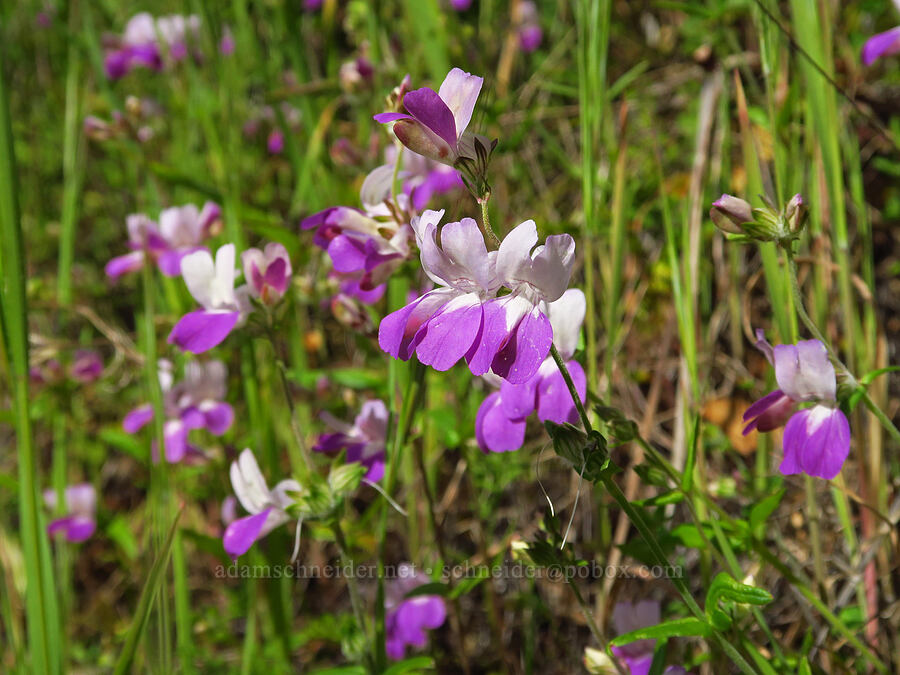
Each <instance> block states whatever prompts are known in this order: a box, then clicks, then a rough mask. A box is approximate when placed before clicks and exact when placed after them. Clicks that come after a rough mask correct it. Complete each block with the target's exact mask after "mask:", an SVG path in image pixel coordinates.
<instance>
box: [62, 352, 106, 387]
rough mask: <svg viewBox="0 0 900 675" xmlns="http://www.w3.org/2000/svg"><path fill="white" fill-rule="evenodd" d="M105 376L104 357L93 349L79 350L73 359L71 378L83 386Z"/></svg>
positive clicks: (70, 370)
mask: <svg viewBox="0 0 900 675" xmlns="http://www.w3.org/2000/svg"><path fill="white" fill-rule="evenodd" d="M102 374H103V357H101V356H100V354H99V353H98V352H96V351H94V350H93V349H79V350H78V351H76V352H75V354H74V355H73V357H72V364H71V365H70V366H69V376H70V377H71V378H72V379H73V380H75V381H77V382H81V383H82V384H87V383H89V382H93V381H94V380H96V379H97V378H99V377H100V376H101V375H102Z"/></svg>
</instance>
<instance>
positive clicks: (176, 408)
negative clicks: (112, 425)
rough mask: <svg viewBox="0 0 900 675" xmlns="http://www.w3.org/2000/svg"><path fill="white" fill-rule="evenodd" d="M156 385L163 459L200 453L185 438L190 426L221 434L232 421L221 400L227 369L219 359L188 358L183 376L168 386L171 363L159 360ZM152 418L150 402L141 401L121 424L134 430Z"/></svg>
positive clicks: (225, 384) (228, 406)
mask: <svg viewBox="0 0 900 675" xmlns="http://www.w3.org/2000/svg"><path fill="white" fill-rule="evenodd" d="M159 379H160V387H161V388H162V391H163V409H164V413H165V416H166V421H165V422H164V424H163V441H164V446H165V456H166V461H167V462H180V461H182V460H183V459H185V458H186V457H188V456H199V455H202V453H201V451H200V450H199V449H197V448H196V447H194V446H193V445H191V444H190V443H189V442H188V435H189V434H190V432H191V431H193V430H194V429H206V430H207V431H209V432H210V433H211V434H213V435H215V436H221V435H222V434H224V433H225V432H226V431H228V429H229V428H231V424H232V422H233V421H234V410H233V409H232V407H231V405H229V404H228V403H226V402H225V400H224V399H225V395H226V391H227V379H228V371H227V369H226V367H225V364H224V363H222V362H221V361H208V362H206V363H201V362H198V361H191V362H189V363H188V364H187V365H186V366H185V370H184V380H182V381H181V382H179V383H178V384H175V385H174V386H172V374H171V364H169V363H168V362H167V361H162V362H161V363H160V378H159ZM152 419H153V406H151V405H142V406H139V407H137V408H135V409H134V410H132V411H131V412H129V413H128V414H127V415H126V416H125V419H124V420H123V421H122V427H123V428H124V429H125V431H127V432H128V433H130V434H134V433H137V432H138V431H139V430H140V429H142V428H143V427H144V426H146V425H147V424H148V423H149V422H150V421H151V420H152Z"/></svg>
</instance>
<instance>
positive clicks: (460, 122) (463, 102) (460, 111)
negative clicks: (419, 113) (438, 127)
mask: <svg viewBox="0 0 900 675" xmlns="http://www.w3.org/2000/svg"><path fill="white" fill-rule="evenodd" d="M482 84H484V79H483V78H480V77H478V76H477V75H471V74H470V73H467V72H465V71H463V70H460V69H459V68H454V69H453V70H451V71H450V72H449V73H447V77H445V78H444V81H443V82H442V83H441V88H440V89H439V90H438V96H440V97H441V99H442V100H443V101H444V103H446V104H447V108H449V109H450V112H451V113H452V114H453V120H454V122H455V125H456V138H459V137H460V136H462V134H463V132H464V131H465V130H466V128H467V127H468V126H469V122H470V121H471V119H472V112H473V111H474V110H475V102H476V101H477V100H478V94H479V93H480V92H481V85H482ZM410 93H412V92H410ZM407 96H409V94H407ZM405 102H406V99H404V103H405ZM408 109H409V106H407V110H408ZM410 112H412V111H410Z"/></svg>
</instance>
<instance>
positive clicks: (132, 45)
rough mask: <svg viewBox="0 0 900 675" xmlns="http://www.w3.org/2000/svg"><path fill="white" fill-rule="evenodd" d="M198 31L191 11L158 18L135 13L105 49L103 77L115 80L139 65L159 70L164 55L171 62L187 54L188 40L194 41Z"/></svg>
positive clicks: (197, 21) (145, 13)
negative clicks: (166, 55) (104, 75)
mask: <svg viewBox="0 0 900 675" xmlns="http://www.w3.org/2000/svg"><path fill="white" fill-rule="evenodd" d="M199 31H200V17H198V16H196V15H193V14H192V15H190V16H180V15H177V14H173V15H169V16H161V17H159V18H158V19H154V18H153V17H152V16H151V15H150V14H148V13H147V12H141V13H139V14H135V15H134V16H133V17H132V18H131V19H130V20H129V21H128V23H127V24H126V25H125V31H124V32H123V34H122V36H121V37H120V38H116V39H114V40H113V41H112V43H113V44H112V46H111V47H110V48H109V49H108V50H107V52H106V57H105V59H104V68H105V70H106V76H107V77H108V78H109V79H111V80H117V79H119V78H120V77H123V76H125V75H127V74H128V73H129V72H130V71H131V70H132V69H134V68H139V67H143V68H150V69H152V70H162V68H163V54H164V53H167V54H168V56H169V57H170V58H171V59H172V60H173V61H180V60H182V59H183V58H185V56H187V54H188V43H189V42H195V41H197V38H198V34H199Z"/></svg>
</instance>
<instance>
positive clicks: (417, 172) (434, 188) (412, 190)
mask: <svg viewBox="0 0 900 675" xmlns="http://www.w3.org/2000/svg"><path fill="white" fill-rule="evenodd" d="M385 154H386V155H387V159H388V162H387V164H388V165H389V166H390V167H391V171H392V172H393V168H394V163H395V162H396V161H397V160H396V155H397V153H396V150H395V148H394V146H391V147H390V148H388V150H387V152H386V153H385ZM402 162H403V164H402V167H403V169H402V170H401V171H400V172H399V176H398V177H399V178H400V179H401V180H402V181H403V193H404V194H405V195H407V196H408V197H409V200H410V204H411V206H412V208H413V210H414V211H416V212H420V211H422V210H423V209H424V208H425V207H426V206H428V203H429V202H430V201H431V198H432V197H434V196H435V195H440V194H445V193H447V192H452V191H453V190H458V189H460V188H464V187H465V186H466V184H465V183H464V182H463V180H462V178H461V177H460V175H459V172H458V171H457V170H456V169H454V168H453V167H452V166H447V165H446V164H441V163H440V162H435V161H434V160H431V159H428V158H427V157H424V156H423V155H418V154H416V153H414V152H412V151H411V150H409V149H408V148H404V149H403V155H402Z"/></svg>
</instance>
